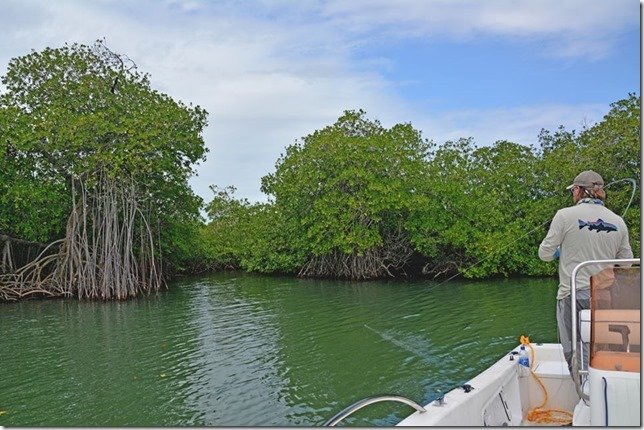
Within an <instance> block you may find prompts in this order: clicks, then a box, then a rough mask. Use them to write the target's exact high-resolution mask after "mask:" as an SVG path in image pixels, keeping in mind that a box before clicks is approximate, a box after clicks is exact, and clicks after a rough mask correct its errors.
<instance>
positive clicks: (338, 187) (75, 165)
mask: <svg viewBox="0 0 644 430" xmlns="http://www.w3.org/2000/svg"><path fill="white" fill-rule="evenodd" d="M2 83H3V85H4V86H5V88H6V89H5V90H4V92H2V93H0V301H13V300H19V299H23V298H33V297H77V298H79V299H98V300H112V299H115V300H123V299H127V298H131V297H136V296H139V295H141V294H148V293H151V292H154V291H158V290H159V289H161V288H163V287H164V286H165V284H166V281H167V280H168V279H171V278H172V277H174V276H177V275H182V274H196V273H203V272H209V271H217V270H228V269H235V270H244V271H247V272H257V273H263V274H288V275H293V276H300V277H314V278H339V279H351V280H368V279H378V278H390V277H394V278H395V277H418V276H423V277H427V278H430V279H434V278H436V279H446V278H448V277H452V276H456V275H462V276H464V277H466V278H488V277H497V276H504V277H509V276H550V275H553V274H554V273H556V264H555V263H543V262H541V261H540V260H539V259H538V257H537V253H536V250H537V247H538V244H539V243H540V241H541V239H542V238H543V236H544V235H545V233H546V231H547V228H548V224H547V223H548V222H549V221H550V220H551V219H552V216H553V214H554V213H555V212H556V211H557V210H558V209H560V208H561V207H564V206H567V205H569V204H570V198H569V196H568V195H567V194H566V193H565V191H564V190H565V186H566V185H567V184H568V183H569V182H570V181H571V178H574V177H575V175H576V174H577V173H579V171H581V170H587V169H592V170H595V171H598V172H600V173H601V174H602V176H603V177H604V180H605V181H606V183H607V184H610V183H611V182H614V181H620V180H622V179H624V178H632V179H635V180H636V181H637V183H638V184H639V183H640V179H641V176H640V175H641V174H640V156H641V154H640V97H639V95H636V94H634V93H632V94H628V96H627V97H626V98H624V99H622V100H618V101H616V102H614V103H612V104H611V105H610V108H609V110H608V112H607V113H606V115H605V116H604V118H603V119H602V120H601V121H599V122H597V123H596V124H594V125H592V126H584V127H583V128H582V129H581V130H580V131H579V132H578V131H575V130H573V131H568V130H565V129H564V128H563V127H559V128H558V129H557V130H556V131H554V132H552V131H548V130H545V129H542V130H541V133H540V134H539V136H538V146H536V147H533V146H525V145H521V144H518V143H514V142H510V141H506V140H500V141H496V142H494V143H492V144H490V145H487V146H477V145H476V143H475V142H474V141H473V139H472V138H468V137H463V138H460V139H456V140H454V141H447V142H444V143H442V144H436V143H434V142H433V141H431V140H428V139H426V138H424V137H423V136H422V134H421V132H420V131H419V130H416V129H414V127H413V126H412V124H411V123H401V124H395V125H394V126H392V127H391V128H386V127H384V126H383V125H382V124H381V123H380V122H379V121H378V120H372V119H369V118H368V117H367V114H366V112H364V111H362V110H357V111H345V112H344V113H343V114H342V116H340V117H339V118H338V120H337V121H336V122H335V123H334V124H332V125H329V126H326V127H324V128H322V129H321V130H315V131H313V132H312V133H311V134H309V135H307V136H305V137H302V138H301V139H300V140H299V141H296V142H295V143H294V144H292V145H289V146H287V147H286V148H285V152H284V153H283V154H282V155H281V156H280V157H279V158H278V160H277V161H276V163H275V171H273V172H271V173H268V174H267V175H265V176H264V177H263V178H262V180H261V190H262V192H264V193H265V194H266V195H267V196H268V202H267V203H253V202H249V201H248V200H246V199H239V198H236V196H235V188H234V186H220V185H216V184H213V185H211V190H212V192H213V197H212V199H211V200H210V201H209V202H204V201H203V200H202V199H201V198H200V197H199V196H197V195H195V193H194V192H193V190H192V189H191V188H190V186H189V185H188V179H189V178H190V177H191V176H192V175H193V174H194V173H195V170H194V169H195V166H196V165H197V164H198V163H199V162H200V161H204V160H205V157H206V153H207V151H208V150H207V148H206V146H205V143H204V141H203V136H202V134H203V130H204V128H205V127H206V126H207V117H208V113H207V112H206V111H205V110H204V109H202V108H200V107H199V106H194V105H192V104H189V105H186V104H184V103H182V102H179V101H175V100H173V99H172V98H171V97H170V96H168V95H166V94H163V93H160V92H158V91H156V90H154V89H153V88H151V86H150V79H149V76H148V75H147V74H144V73H140V72H139V71H138V69H137V66H136V64H135V63H134V62H133V61H132V60H131V59H129V58H128V57H127V56H125V55H122V54H117V53H114V52H112V51H111V50H110V49H109V48H107V47H106V46H105V43H104V42H103V41H101V40H98V41H97V42H96V43H95V44H93V45H92V46H87V45H79V44H73V45H65V46H64V47H62V48H57V49H52V48H46V49H45V50H43V51H41V52H35V51H32V52H31V53H30V54H28V55H25V56H23V57H18V58H14V59H13V60H12V61H11V62H10V63H9V65H8V68H7V71H6V74H5V75H3V76H2ZM213 156H215V157H216V156H217V154H213ZM625 184H626V185H625ZM632 193H633V190H632V189H631V188H630V186H629V185H627V183H625V182H624V181H622V182H619V183H618V182H616V183H615V185H614V186H609V187H607V194H608V199H607V205H608V206H609V207H610V208H611V209H612V210H613V211H614V212H616V213H619V214H622V213H624V218H625V221H626V223H627V225H628V226H629V232H630V240H631V245H632V248H633V249H634V251H635V252H636V253H637V252H639V249H640V193H639V192H636V193H635V197H634V199H633V200H632V202H631V203H630V206H629V202H630V199H631V195H632ZM202 210H204V211H205V213H206V214H207V219H203V217H202V216H201V215H200V211H202Z"/></svg>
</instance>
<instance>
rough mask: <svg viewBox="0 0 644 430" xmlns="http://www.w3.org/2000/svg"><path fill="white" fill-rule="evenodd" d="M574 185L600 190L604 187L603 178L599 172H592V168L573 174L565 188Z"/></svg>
mask: <svg viewBox="0 0 644 430" xmlns="http://www.w3.org/2000/svg"><path fill="white" fill-rule="evenodd" d="M576 186H580V187H584V188H592V189H595V190H600V189H602V188H604V180H603V179H602V177H601V175H600V174H599V173H597V172H593V171H592V170H586V171H584V172H581V173H580V174H578V175H577V176H575V180H574V181H573V183H572V184H571V185H568V186H567V187H566V189H567V190H569V189H571V188H572V187H576Z"/></svg>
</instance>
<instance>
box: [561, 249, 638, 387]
mask: <svg viewBox="0 0 644 430" xmlns="http://www.w3.org/2000/svg"><path fill="white" fill-rule="evenodd" d="M591 264H612V265H615V264H628V265H632V264H640V259H639V258H624V259H621V260H618V259H615V260H588V261H584V262H582V263H579V264H578V265H577V266H575V268H574V269H573V270H572V274H571V275H570V278H571V280H570V309H571V314H572V337H571V339H572V358H571V360H572V379H573V380H574V381H575V389H576V390H577V394H578V395H579V397H580V398H582V399H584V400H589V399H590V398H589V396H588V395H587V394H584V392H583V390H582V387H581V378H580V375H581V374H582V373H583V374H587V373H588V372H587V371H581V370H579V357H577V279H576V278H577V272H579V270H580V269H581V268H583V267H586V266H590V265H591ZM640 266H641V264H640ZM582 354H583V348H582Z"/></svg>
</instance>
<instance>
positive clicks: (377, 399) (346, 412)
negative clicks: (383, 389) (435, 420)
mask: <svg viewBox="0 0 644 430" xmlns="http://www.w3.org/2000/svg"><path fill="white" fill-rule="evenodd" d="M387 401H393V402H399V403H404V404H406V405H408V406H411V407H412V408H414V409H416V410H417V411H418V412H426V409H425V408H423V407H422V406H420V405H419V404H418V403H416V402H414V401H413V400H409V399H408V398H406V397H402V396H392V395H382V396H374V397H367V398H366V399H362V400H359V401H357V402H355V403H354V404H352V405H350V406H348V407H346V408H344V409H343V410H341V411H340V412H338V413H337V414H335V415H334V416H333V417H331V418H330V419H329V420H327V421H326V422H325V423H324V424H322V425H323V426H328V427H333V426H335V425H336V424H337V423H339V422H340V421H342V420H343V419H345V418H346V417H348V416H349V415H351V414H353V413H354V412H356V411H358V410H360V409H362V408H364V407H365V406H369V405H371V404H373V403H378V402H387Z"/></svg>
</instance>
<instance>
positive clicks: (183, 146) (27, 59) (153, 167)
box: [0, 41, 207, 296]
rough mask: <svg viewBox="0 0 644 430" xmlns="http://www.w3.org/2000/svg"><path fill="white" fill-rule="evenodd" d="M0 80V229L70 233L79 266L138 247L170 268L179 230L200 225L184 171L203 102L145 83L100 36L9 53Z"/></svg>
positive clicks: (16, 233) (195, 146) (35, 236)
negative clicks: (81, 249)
mask: <svg viewBox="0 0 644 430" xmlns="http://www.w3.org/2000/svg"><path fill="white" fill-rule="evenodd" d="M2 83H3V84H4V85H5V87H6V91H4V92H3V93H2V94H0V133H1V138H0V172H1V173H0V200H1V203H2V204H1V206H0V232H3V233H4V234H5V236H9V237H13V238H19V239H22V240H27V241H38V242H51V241H55V240H58V239H61V238H62V237H66V238H67V240H68V241H70V242H69V243H67V246H71V245H72V244H73V243H75V242H74V240H73V238H71V237H70V234H76V235H81V236H82V237H83V239H82V240H83V241H85V242H87V243H85V244H83V246H86V248H87V252H86V254H85V255H84V256H83V257H82V258H81V257H80V256H76V257H74V261H75V264H78V265H79V267H81V266H83V265H87V264H88V262H89V260H96V259H97V258H98V255H95V254H94V252H99V249H98V248H100V249H102V250H103V251H104V253H105V254H106V255H107V253H108V250H109V249H111V248H110V247H111V246H115V247H118V248H119V249H118V250H117V251H115V254H116V255H119V257H120V262H119V263H118V264H119V265H120V266H123V265H130V264H132V265H134V261H135V260H136V259H137V258H140V257H141V256H142V254H145V253H146V252H147V253H150V255H148V257H146V258H148V259H150V261H159V263H160V262H161V255H162V253H163V252H165V253H166V255H168V256H172V257H173V258H174V261H172V259H169V260H168V262H169V263H171V264H172V263H174V264H175V265H180V264H181V263H180V261H181V249H180V248H179V246H180V245H181V242H182V240H181V239H183V240H185V236H186V231H194V228H192V226H193V225H197V224H198V222H199V208H200V206H201V204H202V202H201V199H199V198H198V197H197V196H196V195H195V194H194V193H193V191H192V190H191V189H190V187H189V186H188V183H187V180H188V178H189V177H190V175H191V174H193V172H194V171H193V166H194V163H196V162H198V161H199V160H203V159H204V155H205V152H206V149H205V146H204V143H203V140H202V137H201V133H202V130H203V128H204V127H205V126H206V118H207V113H206V111H204V110H203V109H201V108H200V107H198V106H186V105H184V104H183V103H181V102H177V101H175V100H173V99H172V98H171V97H170V96H168V95H166V94H163V93H160V92H158V91H156V90H154V89H152V88H151V87H150V82H149V76H148V75H147V74H142V73H139V72H138V71H137V67H136V65H135V64H134V62H132V61H131V60H130V59H129V58H127V57H126V56H124V55H119V54H116V53H114V52H112V51H110V50H109V49H108V48H107V47H106V46H105V44H104V43H103V42H101V41H97V42H96V43H95V44H94V45H92V46H87V45H79V44H74V45H66V46H64V47H62V48H55V49H54V48H46V49H44V50H43V51H40V52H32V53H30V54H28V55H25V56H23V57H18V58H14V59H13V60H11V62H10V63H9V66H8V69H7V73H6V75H5V76H3V77H2ZM107 201H110V202H111V204H112V205H107V204H106V202H107ZM70 214H71V215H70ZM25 215H26V216H25ZM78 216H80V217H82V220H81V221H79V222H80V224H79V223H78V222H76V221H75V220H74V217H78ZM108 218H109V219H110V220H111V221H110V222H112V221H113V224H108V223H107V220H108ZM108 225H109V226H110V227H109V234H111V235H112V236H111V237H108V236H107V235H108V233H107V231H108ZM74 229H76V230H74ZM92 229H94V230H92ZM142 231H144V233H140V232H142ZM101 234H103V235H105V236H104V241H105V243H102V244H101V240H100V238H101V237H103V236H101ZM140 234H143V235H145V236H146V238H147V239H146V240H144V241H141V240H139V239H138V238H136V237H135V236H137V235H140ZM114 241H117V242H118V243H117V244H114V243H113V242H114ZM146 241H147V242H146ZM76 245H79V246H80V244H79V243H76ZM148 248H149V249H148ZM68 251H69V250H68ZM128 255H131V256H132V259H131V260H132V261H130V260H129V259H127V258H125V256H128ZM70 258H71V257H70ZM105 258H107V257H105ZM124 258H125V259H124ZM101 261H102V263H103V264H107V260H105V261H103V260H101ZM115 261H116V260H114V261H111V263H110V264H117V263H115ZM94 264H96V261H94ZM95 269H96V271H104V270H106V268H105V267H104V266H100V267H99V266H96V267H95ZM121 269H123V268H122V267H121ZM52 270H53V269H52ZM78 270H81V269H78ZM92 270H93V269H92ZM136 270H138V271H139V272H140V271H141V270H144V269H143V268H142V267H139V268H137V269H136ZM132 273H134V272H132ZM139 274H140V273H139ZM70 276H71V275H70ZM70 282H71V281H70ZM137 282H138V281H137ZM144 283H145V282H144ZM75 284H78V282H75ZM77 287H78V285H74V286H72V285H69V286H65V287H64V288H63V289H64V290H65V291H66V292H69V291H71V290H73V291H76V288H77ZM61 288H62V287H61ZM129 288H132V289H131V291H132V292H134V291H136V290H137V288H134V287H132V286H130V287H128V289H129ZM101 294H103V296H110V295H111V293H110V292H109V289H108V290H106V291H103V292H102V293H101ZM117 295H119V296H120V295H121V293H119V294H117ZM125 295H130V293H125Z"/></svg>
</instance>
